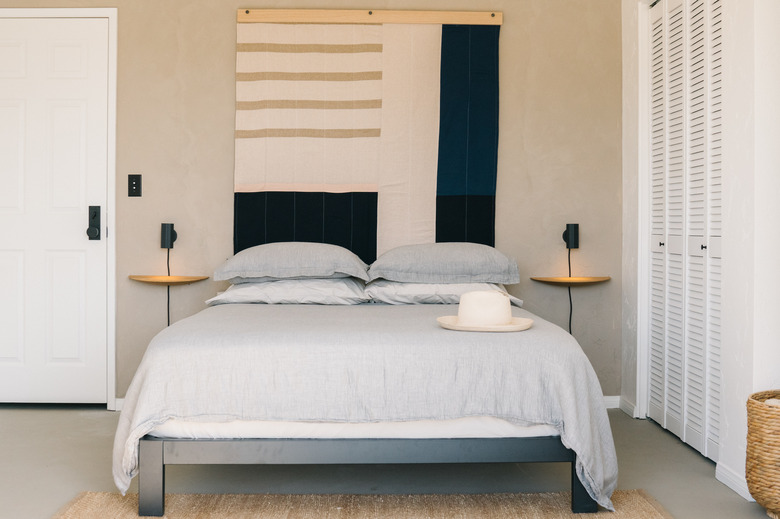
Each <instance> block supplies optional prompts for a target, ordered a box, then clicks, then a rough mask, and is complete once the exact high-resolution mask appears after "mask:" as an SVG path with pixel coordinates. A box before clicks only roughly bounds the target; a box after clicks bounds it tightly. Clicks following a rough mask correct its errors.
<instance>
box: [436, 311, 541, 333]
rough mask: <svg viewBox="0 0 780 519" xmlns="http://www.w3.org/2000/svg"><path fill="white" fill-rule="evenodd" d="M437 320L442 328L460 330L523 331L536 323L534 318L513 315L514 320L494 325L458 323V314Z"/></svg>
mask: <svg viewBox="0 0 780 519" xmlns="http://www.w3.org/2000/svg"><path fill="white" fill-rule="evenodd" d="M436 321H437V322H438V323H439V326H441V327H442V328H446V329H448V330H457V331H459V332H522V331H523V330H527V329H528V328H530V327H531V325H533V324H534V320H533V319H527V318H525V317H513V318H512V322H510V323H508V324H500V325H492V326H463V325H460V324H458V316H457V315H445V316H442V317H437V318H436Z"/></svg>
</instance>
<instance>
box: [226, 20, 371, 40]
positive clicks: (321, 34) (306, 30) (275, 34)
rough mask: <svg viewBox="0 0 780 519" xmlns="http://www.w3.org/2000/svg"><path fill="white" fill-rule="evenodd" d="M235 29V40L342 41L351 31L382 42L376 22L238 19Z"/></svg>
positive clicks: (364, 38) (362, 38)
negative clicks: (323, 22) (244, 21)
mask: <svg viewBox="0 0 780 519" xmlns="http://www.w3.org/2000/svg"><path fill="white" fill-rule="evenodd" d="M236 30H237V39H238V42H239V43H243V42H254V41H265V42H267V43H294V44H304V43H311V44H342V43H344V35H345V34H354V35H355V38H357V35H359V37H360V40H359V41H360V42H361V43H382V25H379V24H377V25H358V24H343V25H340V24H297V25H296V24H285V23H239V24H237V28H236Z"/></svg>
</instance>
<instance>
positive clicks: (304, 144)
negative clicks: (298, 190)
mask: <svg viewBox="0 0 780 519" xmlns="http://www.w3.org/2000/svg"><path fill="white" fill-rule="evenodd" d="M279 44H281V46H279ZM236 54H237V57H236V67H237V69H236V103H237V104H236V107H237V110H236V163H235V186H236V191H248V189H247V186H257V185H265V184H269V183H270V184H303V185H306V184H330V185H335V186H338V185H343V184H375V183H376V181H377V176H378V158H379V150H380V148H379V139H378V135H379V132H380V125H381V112H380V109H378V108H376V107H369V108H360V107H346V108H344V107H342V105H335V106H334V105H328V106H324V107H319V108H317V109H312V108H300V107H299V105H298V104H297V103H296V102H298V101H304V102H305V101H311V100H317V101H353V100H357V101H362V100H366V99H369V100H379V101H381V97H382V96H381V81H378V80H377V79H381V67H382V26H381V25H316V24H238V27H237V53H236ZM290 73H295V74H301V76H300V77H299V80H289V79H287V75H289V74H290ZM323 74H324V75H325V77H324V78H321V76H322V75H323ZM350 74H358V75H365V76H367V77H372V78H374V79H372V80H364V79H363V78H362V76H361V77H357V78H352V79H351V80H349V77H350V76H349V75H350ZM345 75H346V76H347V80H345ZM268 77H271V78H272V79H270V80H269V79H267V78H268ZM279 78H282V80H280V79H279ZM312 78H314V79H317V80H311V79H312ZM319 79H324V80H319ZM285 106H287V107H286V108H285ZM343 130H347V131H343ZM355 135H359V136H355Z"/></svg>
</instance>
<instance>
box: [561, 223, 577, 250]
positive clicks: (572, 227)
mask: <svg viewBox="0 0 780 519" xmlns="http://www.w3.org/2000/svg"><path fill="white" fill-rule="evenodd" d="M563 241H565V242H566V248H567V249H579V248H580V224H578V223H567V224H566V230H565V231H563Z"/></svg>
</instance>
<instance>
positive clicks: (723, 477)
mask: <svg viewBox="0 0 780 519" xmlns="http://www.w3.org/2000/svg"><path fill="white" fill-rule="evenodd" d="M715 479H717V480H718V481H720V482H721V483H723V484H724V485H726V486H727V487H729V488H730V489H731V490H733V491H734V492H736V493H737V494H739V495H740V496H742V497H743V498H745V499H747V500H748V501H755V499H753V496H751V495H750V490H748V486H747V481H745V476H743V475H742V474H738V473H736V472H735V471H733V470H732V469H730V468H728V467H726V466H724V465H723V464H722V463H718V464H717V465H716V466H715Z"/></svg>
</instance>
